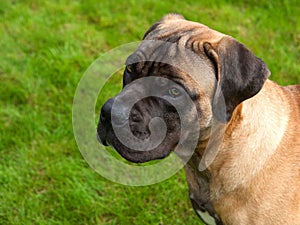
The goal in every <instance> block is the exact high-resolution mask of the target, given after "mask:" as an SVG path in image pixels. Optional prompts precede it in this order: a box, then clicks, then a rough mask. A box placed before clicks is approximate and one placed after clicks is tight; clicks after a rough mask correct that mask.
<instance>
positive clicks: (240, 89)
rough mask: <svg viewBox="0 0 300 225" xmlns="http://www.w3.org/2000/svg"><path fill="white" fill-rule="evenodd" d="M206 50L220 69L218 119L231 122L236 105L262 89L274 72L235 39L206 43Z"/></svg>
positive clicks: (228, 38) (216, 101) (217, 73)
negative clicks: (271, 72)
mask: <svg viewBox="0 0 300 225" xmlns="http://www.w3.org/2000/svg"><path fill="white" fill-rule="evenodd" d="M203 48H204V51H205V53H206V54H207V56H208V57H209V58H210V59H211V60H212V62H213V64H214V65H215V68H216V79H217V87H216V91H215V96H214V101H213V113H214V116H215V117H216V118H217V119H218V120H220V121H221V122H228V121H229V120H230V119H231V117H232V113H233V111H234V109H235V108H236V106H238V105H239V104H240V103H241V102H242V101H244V100H246V99H249V98H251V97H253V96H254V95H256V94H257V93H258V92H259V91H260V90H261V88H262V87H263V85H264V83H265V81H266V79H267V78H268V77H269V76H270V71H269V69H268V68H267V66H266V64H265V63H264V62H263V61H262V60H261V59H259V58H257V57H256V56H255V55H254V54H253V53H252V52H251V51H250V50H249V49H247V48H246V47H245V46H244V45H243V44H241V43H239V42H238V41H236V40H235V39H234V38H232V37H229V36H225V37H223V38H222V39H221V40H220V41H218V42H217V43H209V42H205V43H203Z"/></svg>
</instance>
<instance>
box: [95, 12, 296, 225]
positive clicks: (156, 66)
mask: <svg viewBox="0 0 300 225" xmlns="http://www.w3.org/2000/svg"><path fill="white" fill-rule="evenodd" d="M143 41H148V44H146V45H143V44H141V45H140V47H139V48H138V49H137V50H136V51H135V52H134V53H133V54H132V55H131V56H129V58H128V59H127V62H126V65H127V66H126V68H125V70H124V76H123V87H124V88H123V91H122V93H126V92H133V93H135V95H137V96H138V95H141V94H145V93H143V91H144V90H145V89H146V86H147V84H145V85H144V86H143V84H139V85H138V87H137V88H131V83H133V82H135V81H138V80H140V79H141V78H145V77H153V78H159V77H161V78H166V79H168V80H171V81H174V82H176V84H178V86H179V87H175V88H172V86H169V85H168V84H166V83H167V82H162V81H158V83H159V84H158V86H159V88H157V89H156V90H159V91H160V92H163V91H165V92H166V94H165V95H166V96H168V97H169V98H170V99H172V101H174V102H175V101H177V102H180V104H181V105H183V106H184V104H185V102H184V99H183V97H182V92H186V93H188V95H189V97H190V99H191V100H192V101H193V103H194V105H195V107H196V114H197V115H195V111H194V110H190V109H189V107H187V109H186V110H183V111H182V112H183V113H184V114H185V116H188V117H189V118H191V121H192V123H195V124H197V125H199V129H200V132H199V133H198V136H197V134H194V133H193V131H187V132H185V133H184V135H183V136H184V137H185V138H186V139H188V138H189V137H191V136H193V137H195V136H197V145H196V147H195V149H193V150H194V152H193V153H192V156H191V157H190V158H189V160H188V162H187V164H186V165H185V166H184V169H185V172H186V178H187V182H188V186H189V197H190V199H191V202H192V206H193V208H194V209H195V211H196V212H197V214H198V215H199V217H200V218H201V219H202V220H203V222H204V223H206V224H218V225H221V224H226V225H244V224H245V225H249V224H259V225H262V224H265V225H275V224H293V225H299V224H300V138H299V134H300V85H291V86H286V87H282V86H279V85H278V84H276V83H275V82H273V81H271V80H269V79H268V77H269V76H270V71H269V69H268V67H267V65H266V64H265V63H264V62H263V61H262V60H261V59H259V58H257V57H256V56H255V55H254V54H253V53H252V52H251V51H250V50H249V49H248V48H246V47H245V46H244V45H243V44H241V43H240V42H238V41H237V40H235V39H234V38H232V37H230V36H228V35H225V34H222V33H220V32H217V31H215V30H212V29H210V28H208V27H207V26H205V25H202V24H200V23H196V22H192V21H188V20H186V19H185V18H184V17H183V16H181V15H179V14H168V15H166V16H164V17H163V18H162V19H161V20H160V21H158V22H156V23H155V24H154V25H152V26H151V27H150V29H149V30H148V31H147V32H146V33H145V35H144V38H143ZM152 42H153V44H151V43H152ZM157 42H158V43H157ZM160 42H165V43H171V44H172V47H171V44H170V47H162V44H159V43H160ZM149 43H150V44H149ZM174 46H175V47H174ZM157 52H159V53H157ZM183 52H185V53H183ZM178 55H180V60H178V59H175V58H176V57H177V56H178ZM195 55H196V56H197V57H195ZM166 56H168V57H169V58H173V59H174V60H177V61H176V63H175V64H176V65H177V66H174V65H168V64H166V63H162V61H163V60H162V59H161V58H163V57H166ZM159 57H161V58H160V59H158V60H157V61H159V62H155V61H156V60H155V58H159ZM182 68H184V69H182ZM187 70H188V71H190V72H189V73H187V72H186V71H187ZM114 102H115V98H111V99H109V100H107V102H106V103H105V104H104V106H103V107H102V109H101V114H100V119H99V124H98V127H97V134H98V137H99V139H100V141H101V143H102V144H104V145H111V146H112V147H113V148H115V149H116V150H117V151H118V152H119V153H120V155H121V156H123V157H124V158H125V159H127V160H129V161H131V162H136V163H141V162H147V161H150V160H155V159H162V158H165V157H167V156H168V155H169V154H170V153H171V152H172V151H174V149H175V148H176V147H178V145H179V138H180V132H181V124H180V115H178V112H176V108H175V107H174V105H173V104H172V103H169V102H168V101H166V100H165V99H162V98H155V97H153V96H150V97H147V98H143V99H141V100H140V101H138V102H137V103H136V104H134V105H133V107H131V108H130V109H128V107H127V108H126V104H125V103H124V104H123V105H122V104H121V105H120V104H119V108H118V109H117V110H118V112H119V114H118V115H117V116H116V117H117V119H119V120H120V121H123V122H124V121H127V122H128V123H129V127H130V130H131V132H132V134H133V135H134V136H135V137H136V138H138V139H140V140H146V139H147V138H149V137H150V136H151V135H152V134H151V129H149V121H150V120H151V118H153V117H160V118H162V119H163V120H164V122H165V124H166V129H165V130H166V136H165V138H164V139H163V140H162V142H161V143H160V144H159V145H157V146H155V147H153V148H151V149H147V150H137V149H132V148H130V147H128V146H126V144H124V143H123V142H121V141H120V140H118V138H117V135H116V134H115V132H114V129H113V128H112V118H111V114H112V108H113V104H114ZM220 106H223V107H220ZM126 110H130V113H129V114H128V116H127V117H126V116H124V115H125V114H126V113H125V114H124V113H122V112H124V111H126ZM214 121H216V122H214ZM214 124H219V125H220V127H221V128H220V129H215V130H213V129H212V127H213V126H214ZM219 125H216V126H217V127H218V126H219ZM221 131H222V132H221ZM214 132H218V134H220V133H222V135H218V134H215V133H214ZM216 143H217V144H216ZM216 149H217V153H216V154H215V156H214V157H213V158H212V160H210V157H211V156H210V153H211V152H214V150H216ZM179 152H180V149H179ZM179 155H180V154H179ZM201 160H204V165H206V167H205V169H199V165H200V164H201Z"/></svg>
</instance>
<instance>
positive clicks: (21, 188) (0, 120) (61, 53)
mask: <svg viewBox="0 0 300 225" xmlns="http://www.w3.org/2000/svg"><path fill="white" fill-rule="evenodd" d="M169 12H177V13H181V14H183V15H184V16H185V17H186V18H187V19H189V20H194V21H198V22H201V23H204V24H206V25H208V26H210V27H211V28H214V29H216V30H219V31H221V32H223V33H226V34H230V35H231V36H233V37H235V38H237V39H238V40H239V41H241V42H243V43H244V44H245V45H246V46H248V47H249V48H250V49H251V50H252V51H253V52H254V53H255V54H256V55H257V56H259V57H260V58H262V59H263V60H264V61H265V62H266V63H267V65H268V66H269V68H270V70H271V71H272V75H271V77H270V78H271V79H272V80H275V81H277V82H278V83H280V84H283V85H286V84H291V83H300V66H299V60H300V53H299V52H300V51H299V50H300V22H299V19H300V4H299V2H298V1H297V0H294V1H287V0H286V1H284V0H283V1H269V0H259V1H258V0H247V1H225V0H207V1H192V0H186V1H181V0H174V1H151V0H130V1H121V0H115V1H106V0H98V1H97V0H84V1H83V0H74V1H71V0H51V1H50V0H49V1H42V0H40V1H39V0H35V1H29V0H23V1H22V0H14V1H13V0H11V1H8V0H1V2H0V51H1V54H0V224H5V225H6V224H8V225H10V224H74V225H80V224H122V225H123V224H125V225H126V224H128V225H129V224H130V225H131V224H137V225H141V224H160V225H163V224H201V223H200V222H199V220H198V218H197V217H196V215H195V214H194V212H193V210H192V207H191V204H190V202H189V199H188V190H187V185H186V182H185V176H184V173H183V171H180V172H179V173H178V174H176V175H174V176H173V177H171V178H170V179H168V180H166V181H164V182H162V183H159V184H155V185H151V186H147V187H129V186H123V185H119V184H115V183H113V182H111V181H108V180H106V179H104V178H102V177H101V176H100V175H98V174H96V173H95V172H94V171H93V170H92V169H91V168H90V167H89V166H88V165H87V163H86V162H85V161H84V160H83V158H82V156H81V154H80V152H79V150H78V148H77V146H76V143H75V140H74V136H73V131H72V101H73V96H74V92H75V89H76V86H77V83H78V82H79V80H80V78H81V76H82V75H83V73H84V71H85V70H86V69H87V67H88V66H89V65H90V64H91V63H92V62H93V61H94V60H95V59H96V58H97V57H99V55H101V54H102V53H104V52H106V51H108V50H110V49H112V48H114V47H117V46H119V45H122V44H126V43H129V42H133V41H139V40H140V39H141V38H142V37H143V34H144V32H145V31H146V30H147V29H148V28H149V26H150V25H151V24H152V23H153V22H155V21H157V20H159V19H160V18H161V17H162V16H163V15H164V14H166V13H169ZM95 82H96V81H95ZM110 82H111V83H110V85H111V88H110V91H109V92H108V93H106V95H107V96H109V95H114V94H115V93H117V92H118V91H119V90H120V88H121V76H120V75H116V76H115V77H114V79H112V80H111V81H110ZM100 101H104V99H100ZM100 105H101V104H100ZM97 110H99V108H97ZM91 138H94V137H91Z"/></svg>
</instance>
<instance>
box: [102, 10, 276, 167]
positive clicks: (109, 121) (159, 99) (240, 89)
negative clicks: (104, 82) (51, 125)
mask: <svg viewBox="0 0 300 225" xmlns="http://www.w3.org/2000/svg"><path fill="white" fill-rule="evenodd" d="M269 74H270V72H269V70H268V68H267V67H266V65H265V63H264V62H263V61H261V60H260V59H259V58H257V57H256V56H255V55H254V54H253V53H252V52H251V51H249V50H248V49H247V48H246V47H245V46H244V45H242V44H241V43H239V42H238V41H236V40H235V39H233V38H232V37H230V36H227V35H224V34H221V33H219V32H217V31H214V30H212V29H210V28H208V27H206V26H204V25H202V24H199V23H195V22H191V21H187V20H185V19H184V18H183V17H182V16H181V15H178V14H169V15H167V16H165V17H163V18H162V19H161V20H160V21H159V22H157V23H155V24H154V25H152V26H151V27H150V29H149V30H148V31H147V32H146V33H145V35H144V38H143V42H142V43H141V44H140V46H139V47H138V49H137V50H136V51H135V52H134V53H133V54H132V55H131V56H129V57H128V59H127V62H126V69H125V71H124V75H123V90H122V91H121V92H120V93H119V94H118V95H117V96H116V97H115V98H111V99H109V100H107V102H106V103H105V104H104V106H103V107H102V109H101V114H100V120H99V124H98V129H97V132H98V137H99V139H100V141H101V142H102V143H103V144H104V145H108V144H109V145H111V146H112V147H114V148H115V149H116V150H117V151H118V152H119V153H120V154H121V155H122V156H123V157H124V158H126V159H127V160H129V161H132V162H146V161H149V160H153V159H160V158H164V157H166V156H168V155H169V154H170V152H172V151H173V150H174V149H175V148H176V147H177V146H178V145H180V144H182V143H181V141H180V139H181V138H182V137H183V138H184V140H185V141H186V143H188V142H189V139H195V138H196V139H197V140H198V141H201V140H203V139H207V138H209V130H210V127H211V124H212V120H213V118H216V119H217V120H219V121H221V122H222V123H228V122H229V121H230V119H231V117H232V114H233V111H234V110H235V108H236V107H237V105H239V104H240V103H241V102H243V101H244V100H246V99H248V98H251V97H252V96H254V95H256V94H257V93H258V92H259V91H260V89H261V88H262V87H263V84H264V82H265V80H266V79H267V77H268V76H269ZM135 98H137V101H132V99H135ZM191 102H192V104H190V103H191ZM181 115H184V117H185V120H184V123H183V119H182V117H181ZM153 118H156V120H153ZM157 118H160V119H157ZM155 121H156V122H155ZM162 121H163V124H164V125H163V126H162V125H157V124H161V122H162ZM187 121H188V123H190V124H193V125H196V127H198V128H199V129H200V132H198V131H197V129H194V128H193V127H192V126H191V128H190V129H182V126H183V124H185V123H186V122H187ZM125 128H126V129H125ZM119 131H122V132H119ZM162 131H163V132H162ZM161 132H162V133H161ZM118 133H120V135H118ZM162 134H163V135H162ZM120 136H121V137H120ZM155 140H159V143H156V142H155ZM132 141H134V142H136V141H137V142H139V143H140V144H138V145H136V146H137V147H135V146H133V145H131V142H132ZM149 141H150V142H151V143H153V142H155V144H151V143H149ZM143 143H146V144H143ZM193 150H194V149H193Z"/></svg>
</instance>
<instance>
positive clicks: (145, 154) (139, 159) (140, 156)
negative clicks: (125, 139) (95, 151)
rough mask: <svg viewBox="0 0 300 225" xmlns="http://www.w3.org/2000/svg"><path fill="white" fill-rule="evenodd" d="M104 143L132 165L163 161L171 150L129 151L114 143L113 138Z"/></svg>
mask: <svg viewBox="0 0 300 225" xmlns="http://www.w3.org/2000/svg"><path fill="white" fill-rule="evenodd" d="M102 143H103V142H102ZM105 143H106V144H107V145H109V146H111V147H112V148H114V149H115V150H116V151H117V152H118V153H119V154H120V155H121V156H122V157H123V158H125V159H126V160H128V161H129V162H133V163H145V162H149V161H151V160H156V159H163V158H165V157H167V156H168V155H169V154H170V153H171V150H168V148H167V147H166V146H165V147H163V146H159V147H157V148H156V149H152V150H147V151H143V150H133V149H129V148H127V147H125V146H123V145H122V144H120V143H118V141H114V139H113V138H112V139H110V138H108V139H107V140H105Z"/></svg>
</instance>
